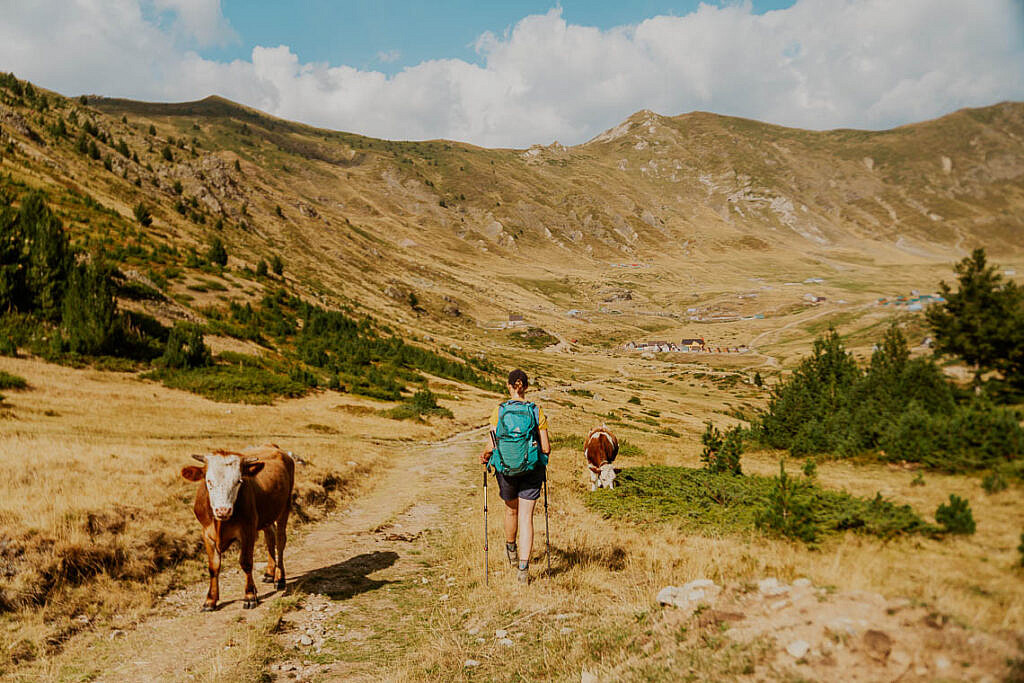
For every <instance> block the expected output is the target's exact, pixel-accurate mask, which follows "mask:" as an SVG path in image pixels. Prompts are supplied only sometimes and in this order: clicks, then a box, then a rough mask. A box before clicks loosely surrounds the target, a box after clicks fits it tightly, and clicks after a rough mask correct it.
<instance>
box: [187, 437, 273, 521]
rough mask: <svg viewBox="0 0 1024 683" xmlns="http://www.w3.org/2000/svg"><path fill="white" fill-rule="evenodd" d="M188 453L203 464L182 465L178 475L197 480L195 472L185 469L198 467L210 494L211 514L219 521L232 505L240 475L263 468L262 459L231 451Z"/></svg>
mask: <svg viewBox="0 0 1024 683" xmlns="http://www.w3.org/2000/svg"><path fill="white" fill-rule="evenodd" d="M192 457H193V458H195V459H196V460H198V461H200V462H202V463H203V464H204V465H205V467H202V468H199V467H194V466H193V467H186V468H185V469H184V470H182V476H184V477H185V478H186V479H190V480H192V481H198V480H199V479H200V477H199V476H196V475H197V474H199V472H194V471H190V472H186V470H201V471H202V474H203V475H204V476H203V478H205V479H206V492H207V494H208V495H209V497H210V508H211V509H212V510H213V516H214V517H215V518H217V519H219V520H221V521H223V520H225V519H229V518H230V517H231V513H232V512H234V509H235V501H236V500H237V499H238V491H239V490H240V489H241V488H242V477H243V476H252V475H254V474H256V473H257V472H259V471H260V470H261V469H263V463H262V462H260V461H258V460H255V459H254V460H248V459H246V460H243V459H242V458H241V457H239V456H238V455H235V454H233V453H229V454H223V455H222V454H207V455H193V456H192Z"/></svg>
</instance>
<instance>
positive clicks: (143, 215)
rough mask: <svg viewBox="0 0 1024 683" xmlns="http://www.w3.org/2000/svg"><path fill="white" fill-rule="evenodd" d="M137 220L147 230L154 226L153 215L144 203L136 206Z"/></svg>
mask: <svg viewBox="0 0 1024 683" xmlns="http://www.w3.org/2000/svg"><path fill="white" fill-rule="evenodd" d="M135 220H137V221H138V222H139V225H142V226H143V227H147V228H148V227H149V226H150V225H152V224H153V213H152V212H151V211H150V210H149V207H148V206H146V205H145V204H144V203H143V202H139V203H138V204H136V205H135Z"/></svg>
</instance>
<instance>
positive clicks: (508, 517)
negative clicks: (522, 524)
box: [505, 498, 519, 543]
mask: <svg viewBox="0 0 1024 683" xmlns="http://www.w3.org/2000/svg"><path fill="white" fill-rule="evenodd" d="M518 525H519V499H518V498H513V499H512V500H506V501H505V542H506V543H515V542H516V531H517V529H518V528H519V526H518Z"/></svg>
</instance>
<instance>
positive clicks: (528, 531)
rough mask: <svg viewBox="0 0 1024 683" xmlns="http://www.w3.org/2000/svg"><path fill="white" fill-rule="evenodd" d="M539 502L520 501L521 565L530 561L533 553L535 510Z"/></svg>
mask: <svg viewBox="0 0 1024 683" xmlns="http://www.w3.org/2000/svg"><path fill="white" fill-rule="evenodd" d="M536 505H537V501H535V500H525V499H522V498H521V499H519V564H520V565H522V563H523V562H529V561H530V554H531V553H532V552H533V509H534V507H536Z"/></svg>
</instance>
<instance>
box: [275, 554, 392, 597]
mask: <svg viewBox="0 0 1024 683" xmlns="http://www.w3.org/2000/svg"><path fill="white" fill-rule="evenodd" d="M397 561H398V553H396V552H394V551H392V550H377V551H374V552H372V553H362V554H361V555H356V556H355V557H350V558H349V559H347V560H345V561H344V562H338V563H337V564H332V565H329V566H327V567H321V568H319V569H313V570H310V571H308V572H306V573H305V574H302V575H300V576H298V577H296V578H295V579H293V580H291V581H289V582H288V587H287V588H286V589H285V595H290V594H291V593H294V592H295V591H296V590H298V589H300V588H301V589H302V590H304V591H307V592H310V593H321V594H323V595H326V596H328V597H330V598H331V599H332V600H348V599H349V598H351V597H353V596H356V595H359V594H360V593H366V592H368V591H372V590H377V589H378V588H380V587H381V586H386V585H388V584H390V583H397V582H395V581H379V580H377V579H371V578H369V576H368V574H372V573H374V572H376V571H380V570H381V569H387V568H388V567H390V566H391V565H393V564H394V563H395V562H397Z"/></svg>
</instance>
